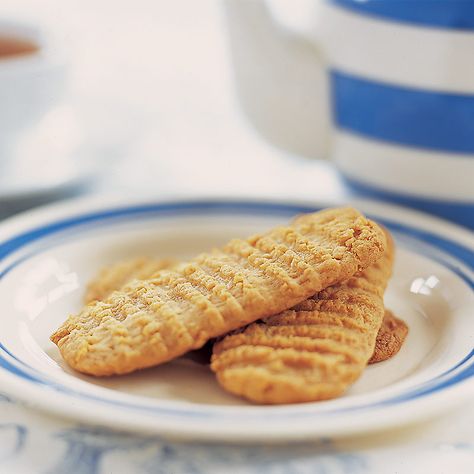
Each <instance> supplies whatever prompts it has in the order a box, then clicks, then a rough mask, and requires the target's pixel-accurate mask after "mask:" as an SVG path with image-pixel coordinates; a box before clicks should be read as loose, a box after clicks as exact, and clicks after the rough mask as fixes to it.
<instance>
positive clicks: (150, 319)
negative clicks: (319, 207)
mask: <svg viewBox="0 0 474 474" xmlns="http://www.w3.org/2000/svg"><path fill="white" fill-rule="evenodd" d="M385 246H386V240H385V236H384V234H383V232H382V230H381V229H380V228H379V227H378V226H377V225H376V224H375V223H373V222H371V221H369V220H368V219H366V218H365V217H364V216H362V215H361V214H360V213H359V212H358V211H356V210H354V209H352V208H342V209H329V210H326V211H322V212H318V213H313V214H307V215H304V216H301V217H299V218H298V219H296V220H295V221H294V222H293V223H292V225H290V226H288V227H278V228H275V229H273V230H271V231H269V232H266V233H264V234H261V235H256V236H253V237H250V238H248V239H246V240H241V239H234V240H232V241H230V242H229V243H228V244H227V245H225V246H224V247H223V248H221V249H217V250H214V251H213V252H210V253H205V254H201V255H199V256H197V257H196V258H194V259H193V260H191V261H190V262H188V263H185V264H180V265H178V266H177V267H176V269H172V270H162V271H160V272H158V273H157V274H156V275H154V277H153V278H150V279H146V280H133V281H132V282H131V283H130V284H129V285H127V286H126V287H124V288H123V289H122V290H120V291H116V292H114V293H112V294H111V295H110V296H109V297H108V298H107V299H106V300H104V301H95V302H92V303H90V304H89V305H87V306H86V307H85V308H84V309H83V310H82V311H81V312H80V313H79V314H78V315H77V316H71V317H69V318H68V319H67V321H66V322H65V323H64V324H63V325H62V326H61V327H60V328H59V329H58V330H57V331H56V332H55V333H54V334H53V335H52V336H51V340H52V341H53V342H54V343H56V344H57V345H58V347H59V349H60V351H61V354H62V356H63V357H64V359H65V360H66V362H67V363H68V364H69V365H70V366H71V367H73V368H74V369H76V370H79V371H81V372H84V373H88V374H92V375H111V374H121V373H127V372H132V371H134V370H136V369H140V368H144V367H149V366H153V365H157V364H160V363H162V362H166V361H168V360H171V359H173V358H175V357H177V356H180V355H182V354H184V353H185V352H187V351H189V350H192V349H196V348H199V347H201V346H202V345H203V344H204V343H205V342H206V341H207V340H208V339H210V338H212V337H216V336H219V335H222V334H225V333H227V332H229V331H231V330H233V329H236V328H239V327H242V326H244V325H246V324H249V323H251V322H252V321H255V320H256V319H259V318H264V317H266V316H269V315H272V314H277V313H279V312H281V311H283V310H285V309H287V308H290V307H292V306H294V305H295V304H297V303H299V302H301V301H304V300H305V299H306V298H308V297H309V296H311V295H313V294H314V293H315V292H317V291H320V290H321V289H323V288H326V287H327V286H329V285H332V284H334V283H335V282H338V281H341V280H344V279H347V278H349V277H350V276H351V275H353V274H354V273H355V272H357V271H358V270H359V269H361V268H365V267H367V266H369V265H371V264H372V263H373V262H375V261H376V260H377V259H378V258H379V257H380V256H381V255H382V254H383V252H384V250H385Z"/></svg>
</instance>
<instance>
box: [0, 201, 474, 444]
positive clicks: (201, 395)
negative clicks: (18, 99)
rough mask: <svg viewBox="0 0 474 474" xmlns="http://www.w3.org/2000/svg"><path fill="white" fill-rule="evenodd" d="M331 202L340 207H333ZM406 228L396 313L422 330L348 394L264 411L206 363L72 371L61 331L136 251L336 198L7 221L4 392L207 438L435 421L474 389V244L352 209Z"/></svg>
mask: <svg viewBox="0 0 474 474" xmlns="http://www.w3.org/2000/svg"><path fill="white" fill-rule="evenodd" d="M329 204H330V203H329ZM353 204H354V205H356V206H357V207H359V208H360V209H362V210H363V211H364V212H366V213H368V214H369V215H370V216H371V217H374V218H376V219H377V220H378V221H380V222H382V223H383V224H384V225H385V226H386V227H387V228H388V229H390V231H391V232H392V233H393V234H394V236H395V239H396V242H397V247H398V249H399V252H398V257H397V265H396V268H395V272H394V277H393V280H392V282H391V284H390V287H389V289H388V291H387V295H386V303H387V306H388V307H390V308H391V309H394V310H395V312H396V313H397V314H398V315H399V316H402V317H403V318H404V319H406V320H407V322H408V324H409V326H410V335H409V338H408V340H407V343H406V344H405V346H404V347H403V348H402V350H401V351H400V353H399V354H398V355H397V356H396V357H394V358H393V359H392V360H390V361H387V362H384V363H381V364H378V365H377V366H371V367H369V368H368V369H367V371H366V373H365V374H364V375H363V377H362V378H361V380H360V381H358V382H357V383H356V384H355V386H354V388H353V389H351V391H350V392H349V393H348V394H347V395H346V396H344V397H341V398H340V399H337V400H333V401H327V402H319V403H308V404H301V405H291V406H290V405H287V406H275V407H268V406H252V405H250V404H247V403H245V402H243V401H240V400H238V399H237V398H234V397H232V396H230V395H227V394H226V393H224V392H223V391H222V390H221V389H220V388H219V387H218V385H217V384H216V382H215V380H214V379H213V377H212V374H210V372H209V371H208V369H207V368H206V367H202V366H197V365H196V364H194V363H193V362H190V361H187V360H180V361H177V362H173V363H171V364H166V366H163V367H161V368H157V369H150V370H147V371H143V372H141V373H139V374H135V375H130V376H126V377H122V378H120V377H117V378H112V379H93V378H89V377H85V376H82V375H79V374H75V373H73V372H72V371H70V370H69V369H68V368H67V367H65V366H64V364H63V363H62V361H61V359H60V357H59V355H58V353H57V351H56V349H55V347H54V346H53V345H52V344H51V343H49V341H48V335H49V334H50V333H51V331H52V330H53V329H54V328H55V327H56V326H57V325H58V324H59V323H60V322H61V321H62V320H63V319H64V318H65V317H66V316H67V313H69V312H74V311H77V310H78V309H79V308H80V305H81V297H82V294H83V291H84V286H85V282H86V281H87V279H88V278H90V276H91V275H92V274H94V272H96V271H97V269H98V268H100V267H101V266H103V265H105V264H107V263H109V262H112V261H116V260H118V259H123V258H126V257H127V256H130V255H139V254H146V253H154V254H158V255H163V256H170V255H172V256H176V257H180V258H185V257H187V256H189V255H192V254H193V253H195V252H197V251H200V250H204V249H205V248H206V247H209V246H213V245H217V244H218V243H219V242H223V241H225V240H227V239H228V238H229V237H231V236H233V235H246V234H248V233H251V232H254V231H257V230H260V229H262V228H267V227H269V226H271V225H274V224H276V223H280V222H287V221H288V220H289V219H290V218H291V217H292V216H294V215H295V214H298V213H302V212H310V211H313V210H317V209H320V208H323V207H327V206H328V203H319V202H318V203H311V202H274V201H232V200H225V199H222V200H216V199H213V200H200V201H161V202H150V201H147V202H134V203H130V202H128V203H124V202H111V203H107V204H104V203H103V202H99V201H94V200H92V201H91V200H82V201H77V202H75V203H67V204H62V205H56V206H50V207H47V208H44V209H42V210H39V211H35V212H32V213H28V214H25V215H23V216H20V217H18V218H15V219H12V220H10V221H7V222H5V223H4V224H2V225H1V226H0V308H1V309H2V311H0V327H2V331H1V333H0V387H1V390H2V391H5V392H8V393H9V394H10V395H12V396H13V397H17V398H19V399H22V400H24V401H25V402H27V403H30V404H32V405H34V406H36V407H38V408H41V409H45V410H48V411H51V412H54V413H56V414H60V415H64V416H68V417H73V418H77V419H81V420H84V421H91V420H93V421H94V423H100V424H105V425H109V426H112V427H117V428H121V429H123V428H127V429H134V430H140V431H146V432H154V433H160V434H168V435H180V436H186V437H195V438H199V439H218V440H221V441H222V440H231V441H237V440H239V441H255V440H267V441H268V440H289V439H302V438H307V437H308V436H323V435H348V434H352V433H357V432H363V431H370V430H375V429H383V428H388V427H392V426H397V425H402V424H406V423H411V422H415V421H417V420H421V419H426V418H427V417H429V416H431V415H433V414H435V413H438V412H441V411H443V410H445V409H447V408H448V407H450V406H452V405H453V404H454V403H459V402H460V401H462V400H465V399H466V398H468V397H469V395H471V396H472V394H473V393H474V390H473V389H474V385H473V380H474V379H473V378H472V375H474V350H473V347H474V343H473V335H474V323H473V321H474V318H472V316H473V314H472V311H473V310H472V308H474V296H473V287H474V285H473V282H474V279H473V269H474V254H473V251H472V244H473V241H472V236H471V235H470V234H469V233H468V232H466V231H465V230H463V229H461V228H458V227H456V226H453V225H450V224H448V223H446V222H444V221H441V220H438V219H435V218H431V217H428V216H426V215H423V214H419V213H416V212H412V211H407V210H404V209H401V208H397V207H393V206H388V205H382V204H377V203H371V202H358V203H353Z"/></svg>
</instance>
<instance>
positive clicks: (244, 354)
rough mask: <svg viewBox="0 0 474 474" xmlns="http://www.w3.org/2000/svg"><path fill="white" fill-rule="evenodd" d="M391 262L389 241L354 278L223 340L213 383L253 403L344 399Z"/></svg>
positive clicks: (380, 310) (372, 331) (366, 346)
mask: <svg viewBox="0 0 474 474" xmlns="http://www.w3.org/2000/svg"><path fill="white" fill-rule="evenodd" d="M392 262H393V243H392V241H391V239H390V243H389V245H388V249H387V251H386V252H385V254H384V256H383V257H382V258H381V259H380V260H378V261H377V262H376V263H375V264H374V265H372V266H370V267H368V268H367V269H365V270H364V271H362V272H360V273H359V274H357V275H356V276H353V277H352V278H350V279H349V280H347V281H345V282H343V283H340V284H336V285H334V286H332V287H330V288H326V289H325V290H323V291H320V292H318V293H316V294H315V295H314V296H313V297H312V298H309V299H308V300H306V301H304V302H303V303H301V304H298V305H297V306H295V307H294V308H293V309H290V310H288V311H284V312H282V313H281V314H278V315H275V316H271V317H269V318H267V319H265V320H264V321H263V322H257V323H253V324H251V325H250V326H248V327H247V328H246V329H245V330H243V331H242V332H240V333H237V334H232V335H228V336H226V337H224V338H223V339H222V340H221V341H220V342H218V343H216V344H215V345H214V348H213V356H212V362H211V368H212V370H213V371H214V372H215V373H216V375H217V379H218V381H219V383H220V384H221V385H222V387H224V388H225V389H226V390H228V391H229V392H231V393H234V394H236V395H240V396H242V397H245V398H247V399H248V400H251V401H254V402H258V403H275V404H276V403H297V402H308V401H316V400H324V399H328V398H333V397H337V396H339V395H341V394H342V393H344V392H345V391H346V390H347V389H348V388H349V386H350V385H351V384H352V383H353V382H354V381H355V380H357V378H358V377H359V376H360V375H361V373H362V371H363V370H364V368H365V366H366V365H367V363H368V361H369V359H370V357H371V356H372V354H373V351H374V346H375V340H376V336H377V332H378V331H379V328H380V326H381V324H382V319H383V317H384V304H383V293H384V290H385V287H386V285H387V282H388V279H389V277H390V274H391V271H392Z"/></svg>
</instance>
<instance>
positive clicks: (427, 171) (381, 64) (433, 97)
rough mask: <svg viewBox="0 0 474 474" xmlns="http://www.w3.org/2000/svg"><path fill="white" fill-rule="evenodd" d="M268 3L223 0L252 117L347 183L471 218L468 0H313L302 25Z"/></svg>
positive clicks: (473, 144)
mask: <svg viewBox="0 0 474 474" xmlns="http://www.w3.org/2000/svg"><path fill="white" fill-rule="evenodd" d="M267 3H268V2H263V1H242V0H227V1H226V3H225V5H226V13H227V15H226V16H227V19H228V26H229V34H230V40H231V50H232V56H233V62H234V66H235V75H236V79H237V89H238V95H239V98H240V101H241V103H242V106H243V109H244V110H245V112H246V113H247V115H248V116H249V118H250V119H251V121H252V122H253V124H254V125H255V126H256V128H257V129H258V130H259V131H260V132H261V133H262V134H263V135H264V136H265V137H266V138H267V139H268V140H270V141H271V142H272V143H274V144H276V145H278V146H281V147H283V148H286V149H289V150H290V151H293V152H296V153H300V154H303V155H306V156H311V157H316V158H331V159H334V161H335V163H336V164H337V167H338V169H339V170H340V172H341V174H342V176H343V177H344V179H345V180H346V182H347V183H348V184H349V185H350V186H351V188H352V189H353V190H355V191H356V192H358V193H362V194H364V195H366V196H372V197H375V198H378V199H386V200H390V201H394V202H397V203H399V204H402V205H407V206H411V207H416V208H418V209H422V210H425V211H428V212H432V213H435V214H438V215H441V216H443V217H445V218H448V219H451V220H454V221H456V222H459V223H461V224H463V225H466V226H468V227H470V228H473V229H474V58H473V51H474V2H470V1H467V2H461V1H451V0H439V1H438V2H426V1H423V0H413V1H410V2H407V1H405V2H400V1H390V0H386V1H378V0H364V1H360V0H319V1H314V2H313V3H312V6H313V7H315V6H317V7H318V9H317V10H315V11H316V14H314V15H313V16H311V19H312V21H311V22H308V23H310V24H309V25H308V27H307V29H306V31H304V34H303V33H301V34H295V33H294V32H290V31H288V30H285V29H284V28H283V27H282V26H281V24H279V23H278V22H277V21H276V20H275V18H274V16H273V15H272V14H271V12H270V11H269V8H267V7H268V5H267ZM434 3H436V5H434ZM295 4H296V5H298V4H299V2H296V3H295ZM315 185H317V183H315Z"/></svg>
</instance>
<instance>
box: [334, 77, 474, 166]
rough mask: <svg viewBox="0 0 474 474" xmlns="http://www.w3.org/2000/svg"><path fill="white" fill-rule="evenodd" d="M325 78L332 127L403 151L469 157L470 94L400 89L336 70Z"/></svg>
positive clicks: (473, 128)
mask: <svg viewBox="0 0 474 474" xmlns="http://www.w3.org/2000/svg"><path fill="white" fill-rule="evenodd" d="M330 79H331V93H332V97H333V100H332V104H333V116H334V120H335V122H336V125H337V127H339V128H341V129H344V130H348V131H350V132H352V133H356V134H358V135H363V136H366V137H370V138H373V139H376V140H381V141H385V142H391V143H396V144H400V145H405V146H412V147H418V148H424V149H428V150H435V151H445V152H451V153H464V154H465V153H473V154H474V95H461V94H451V93H442V92H432V91H427V90H422V89H412V88H408V87H400V86H396V85H390V84H386V83H381V82H376V81H372V80H368V79H363V78H360V77H357V76H353V75H350V74H346V73H343V72H340V71H336V70H333V71H331V74H330ZM462 157H463V158H465V157H466V156H465V155H462Z"/></svg>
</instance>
